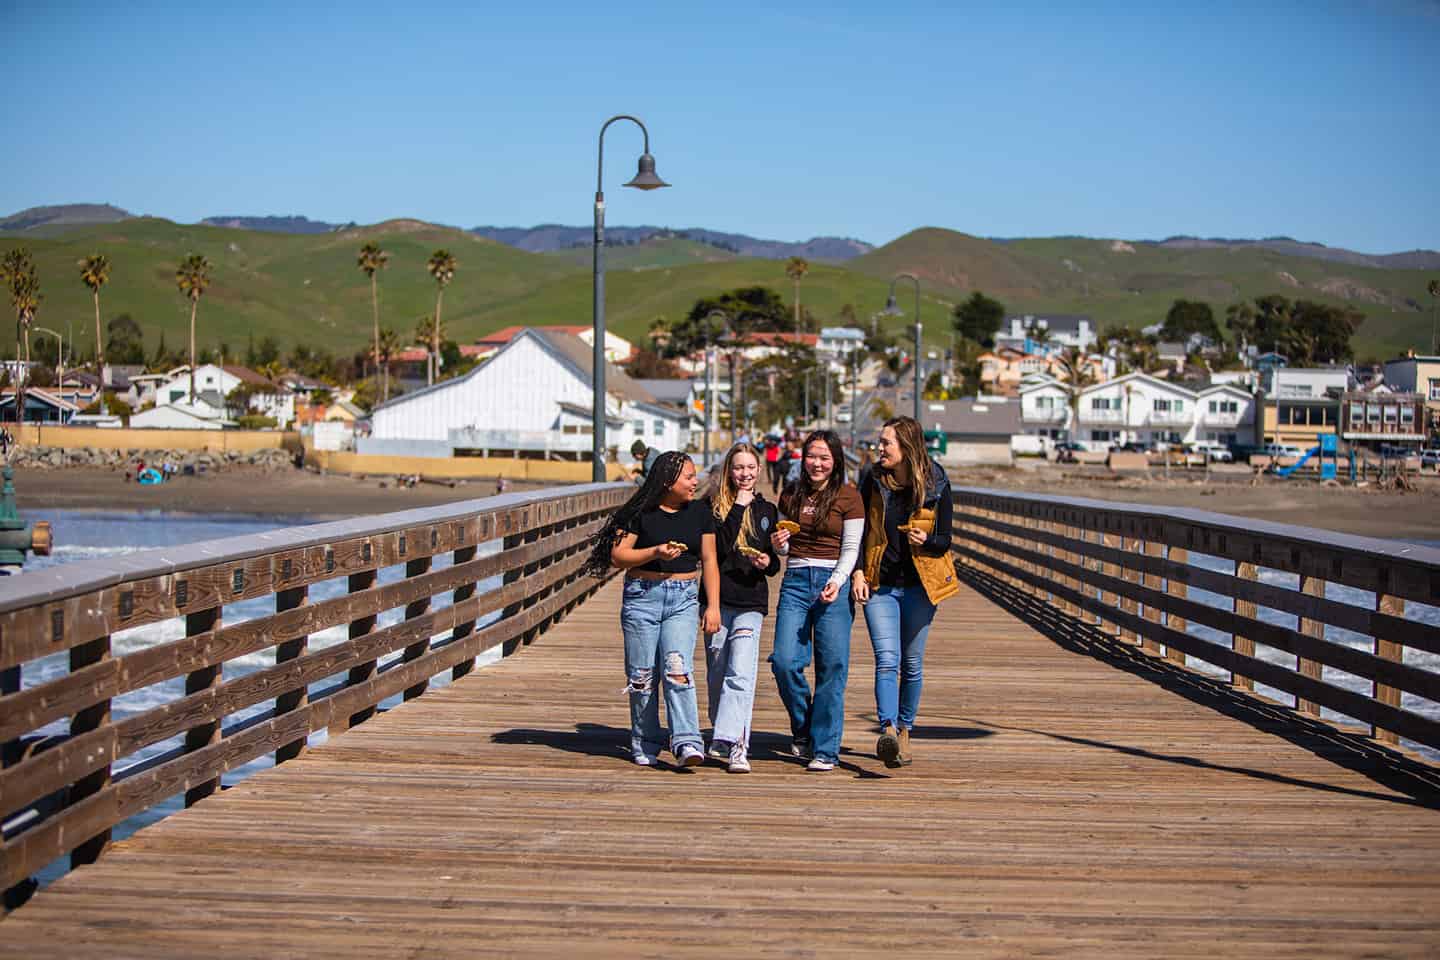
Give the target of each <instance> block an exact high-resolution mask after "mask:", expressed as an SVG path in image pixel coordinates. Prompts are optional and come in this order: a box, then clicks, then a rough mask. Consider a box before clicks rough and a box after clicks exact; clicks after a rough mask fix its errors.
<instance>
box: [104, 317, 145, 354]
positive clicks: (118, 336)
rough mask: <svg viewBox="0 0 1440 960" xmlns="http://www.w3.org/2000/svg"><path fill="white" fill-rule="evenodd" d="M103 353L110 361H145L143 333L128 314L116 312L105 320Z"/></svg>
mask: <svg viewBox="0 0 1440 960" xmlns="http://www.w3.org/2000/svg"><path fill="white" fill-rule="evenodd" d="M105 354H106V355H107V356H108V357H109V358H110V362H111V363H126V364H143V363H144V362H145V334H144V332H143V331H142V330H141V329H140V324H138V323H136V322H135V318H134V317H132V316H130V314H128V313H120V314H116V315H115V316H113V317H111V318H110V319H109V320H108V321H106V323H105Z"/></svg>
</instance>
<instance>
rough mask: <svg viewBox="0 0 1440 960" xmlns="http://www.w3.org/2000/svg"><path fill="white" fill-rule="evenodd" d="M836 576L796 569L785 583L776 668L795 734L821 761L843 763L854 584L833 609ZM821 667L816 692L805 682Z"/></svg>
mask: <svg viewBox="0 0 1440 960" xmlns="http://www.w3.org/2000/svg"><path fill="white" fill-rule="evenodd" d="M830 574H831V571H830V570H829V569H828V568H826V567H790V568H789V569H787V570H786V571H785V579H784V580H783V581H781V583H780V600H779V603H778V604H777V605H776V607H775V650H774V652H773V653H771V654H770V666H771V668H772V669H773V670H774V671H775V685H776V686H777V687H779V688H780V699H781V701H782V702H783V703H784V704H785V710H786V712H787V713H789V714H790V733H791V736H793V737H794V738H795V739H796V740H806V741H809V743H810V747H811V750H812V752H813V753H814V755H815V757H816V758H817V759H820V760H829V761H830V762H832V763H834V762H836V761H837V760H839V759H840V738H841V736H842V735H843V734H844V732H845V681H846V680H847V679H848V678H849V676H850V627H851V625H852V624H853V623H854V621H855V617H854V614H853V613H852V612H851V609H850V581H849V580H846V581H845V583H844V585H842V586H841V587H840V592H839V594H837V595H836V597H835V599H834V600H833V601H832V602H830V603H822V602H821V601H820V591H821V590H823V589H824V588H825V581H826V580H829V579H830ZM812 659H813V660H814V661H815V692H814V695H813V696H812V695H811V692H810V683H809V681H807V680H806V679H805V668H806V667H808V666H809V665H810V661H811V660H812Z"/></svg>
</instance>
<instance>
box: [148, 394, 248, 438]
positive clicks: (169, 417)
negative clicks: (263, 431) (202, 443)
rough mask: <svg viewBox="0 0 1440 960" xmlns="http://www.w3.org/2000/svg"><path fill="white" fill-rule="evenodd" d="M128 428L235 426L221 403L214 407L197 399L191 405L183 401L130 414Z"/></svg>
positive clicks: (162, 404)
mask: <svg viewBox="0 0 1440 960" xmlns="http://www.w3.org/2000/svg"><path fill="white" fill-rule="evenodd" d="M130 426H131V427H132V428H134V429H160V430H224V429H225V428H227V427H233V426H235V421H234V420H231V419H229V418H228V417H227V416H226V415H225V407H224V405H223V403H222V405H221V406H219V407H214V406H211V405H210V404H209V403H207V402H206V401H204V400H202V399H200V398H198V397H197V398H196V401H195V403H193V404H191V403H186V402H185V401H183V400H182V401H178V402H175V403H160V404H156V405H155V406H153V407H150V408H149V409H148V410H142V411H140V412H139V413H135V414H131V416H130Z"/></svg>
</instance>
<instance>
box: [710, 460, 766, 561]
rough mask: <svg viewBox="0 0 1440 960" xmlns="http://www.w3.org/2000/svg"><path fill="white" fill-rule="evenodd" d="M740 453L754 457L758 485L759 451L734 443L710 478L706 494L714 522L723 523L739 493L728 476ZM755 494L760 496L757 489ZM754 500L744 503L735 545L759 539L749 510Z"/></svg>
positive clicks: (747, 543) (749, 543) (745, 544)
mask: <svg viewBox="0 0 1440 960" xmlns="http://www.w3.org/2000/svg"><path fill="white" fill-rule="evenodd" d="M742 453H748V454H750V456H752V457H754V458H755V480H756V486H757V487H758V486H759V480H760V464H761V463H763V462H764V461H763V460H761V459H760V451H758V450H756V449H755V447H754V446H752V445H751V444H748V443H737V444H735V446H733V447H731V448H730V451H729V452H728V453H726V454H725V461H724V462H723V463H721V464H720V470H719V472H718V473H716V474H714V475H713V476H712V477H711V478H710V490H709V494H708V496H709V497H710V512H711V513H712V514H714V515H715V522H716V523H717V524H722V523H724V522H725V518H726V517H728V516H730V508H731V507H733V506H735V496H736V494H737V493H739V490H738V489H737V488H736V486H735V481H734V479H733V478H732V477H731V476H730V466H731V464H733V463H734V462H735V457H736V456H737V455H739V454H742ZM755 496H757V497H758V496H760V491H759V490H758V489H757V490H756V491H755ZM754 502H755V501H753V500H752V501H750V503H749V504H746V506H745V513H744V514H743V515H742V516H741V519H740V536H739V537H738V538H736V540H735V546H737V547H739V546H742V545H743V546H754V545H755V543H756V542H757V541H758V540H759V537H758V536H757V535H756V533H755V518H754V515H753V514H752V512H751V510H750V506H751V504H753V503H754Z"/></svg>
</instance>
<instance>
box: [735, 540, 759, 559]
mask: <svg viewBox="0 0 1440 960" xmlns="http://www.w3.org/2000/svg"><path fill="white" fill-rule="evenodd" d="M738 549H739V551H740V553H741V554H742V555H743V556H745V558H746V559H749V560H759V559H760V558H761V557H763V556H765V551H764V550H756V549H755V548H754V547H752V546H750V545H748V544H746V545H744V546H741V547H739V548H738Z"/></svg>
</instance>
